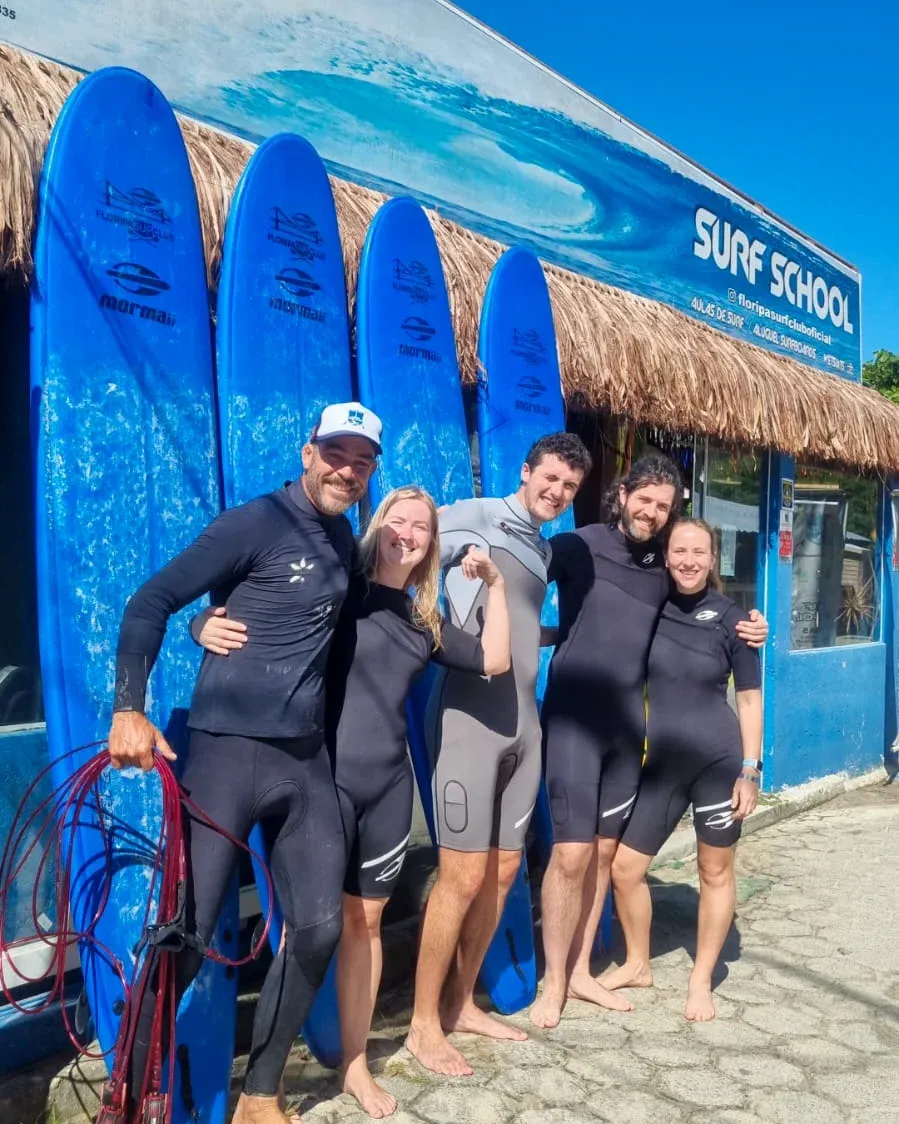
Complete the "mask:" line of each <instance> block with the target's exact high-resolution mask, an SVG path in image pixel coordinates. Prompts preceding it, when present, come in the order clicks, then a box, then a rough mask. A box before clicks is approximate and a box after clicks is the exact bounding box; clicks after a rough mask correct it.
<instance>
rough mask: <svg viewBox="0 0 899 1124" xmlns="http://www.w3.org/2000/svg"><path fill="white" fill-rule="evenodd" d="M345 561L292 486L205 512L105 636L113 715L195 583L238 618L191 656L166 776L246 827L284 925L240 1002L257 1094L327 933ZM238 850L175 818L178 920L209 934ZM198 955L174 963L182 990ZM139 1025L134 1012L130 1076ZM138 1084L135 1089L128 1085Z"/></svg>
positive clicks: (335, 824)
mask: <svg viewBox="0 0 899 1124" xmlns="http://www.w3.org/2000/svg"><path fill="white" fill-rule="evenodd" d="M354 562H355V543H354V541H353V535H352V529H351V527H350V524H349V522H348V521H347V519H345V518H344V517H343V516H326V515H323V514H322V513H321V512H319V511H318V510H317V509H316V508H315V507H313V505H312V504H311V503H310V502H309V500H308V498H307V497H306V494H305V491H304V489H303V486H302V483H301V482H300V481H296V482H295V483H293V484H291V485H289V486H288V487H286V488H283V489H281V490H280V491H277V492H273V493H272V494H270V495H267V496H262V497H260V498H259V499H256V500H253V501H252V502H251V503H248V504H244V505H243V506H241V507H236V508H233V509H231V510H229V511H226V512H224V513H223V514H222V515H220V516H219V517H218V518H217V519H216V520H215V521H214V522H213V523H212V524H210V526H209V527H208V528H207V529H206V530H205V531H204V532H203V534H202V535H200V537H199V538H198V539H197V540H196V541H195V542H194V543H193V544H192V545H191V546H189V547H188V548H187V549H186V550H185V551H183V553H181V554H179V555H178V556H177V557H176V558H175V559H174V560H173V561H172V562H170V563H169V564H168V565H167V566H166V567H165V568H164V569H162V570H160V572H159V573H158V574H156V575H155V576H154V577H152V578H151V579H150V580H149V581H148V582H146V583H145V584H144V585H143V586H141V588H140V589H139V590H138V591H137V592H136V593H135V594H134V596H133V597H132V598H131V600H130V601H129V602H128V606H127V608H126V610H125V614H124V617H123V620H122V627H121V631H120V634H119V646H118V664H117V675H116V679H117V681H116V701H115V708H116V710H142V709H143V707H144V702H145V694H146V689H147V680H148V676H149V673H150V669H151V668H152V665H153V662H154V660H155V659H156V657H157V655H158V653H159V650H160V647H161V646H162V641H163V637H164V635H165V629H166V623H167V621H168V618H169V617H170V616H171V615H172V614H173V613H174V612H176V611H177V610H178V609H181V608H183V607H184V606H185V605H188V604H189V603H190V602H191V601H193V600H194V599H195V598H196V597H198V596H199V595H200V594H201V593H205V592H207V591H212V593H213V600H214V601H215V602H216V603H218V604H224V605H226V606H227V609H228V613H229V615H230V616H232V617H234V618H236V619H238V620H242V621H245V622H246V624H247V626H248V629H249V636H250V640H249V641H248V643H247V644H246V645H245V646H244V648H243V649H241V650H240V651H235V652H232V653H231V655H230V656H229V657H228V658H227V659H221V658H218V657H216V656H213V655H211V654H210V653H207V654H206V656H205V658H204V660H203V664H202V667H201V669H200V674H199V676H198V678H197V684H196V688H195V691H194V697H193V703H192V706H191V711H190V716H189V720H188V721H189V725H190V726H191V728H192V733H191V739H190V748H189V753H188V759H187V764H186V767H185V770H184V774H183V777H182V784H183V786H184V787H185V789H186V790H187V792H188V793H189V794H190V796H191V797H192V798H193V800H194V801H195V802H196V803H197V804H198V805H199V806H200V807H201V808H202V809H203V810H204V812H205V813H206V814H207V815H208V816H209V817H210V818H211V819H212V820H214V821H215V822H216V823H218V824H220V825H221V826H222V827H223V828H225V829H226V830H227V831H228V832H230V833H231V835H233V836H235V837H237V838H239V839H246V838H247V836H248V834H249V832H250V829H251V828H252V827H253V825H254V824H255V823H257V822H262V823H263V826H264V828H265V830H266V835H267V837H268V839H269V841H270V845H271V852H270V865H271V873H272V878H273V881H274V886H275V891H276V893H277V897H278V903H279V905H280V907H281V909H282V912H283V914H284V919H285V937H286V945H285V949H284V950H282V952H281V953H280V954H279V955H278V956H277V957H276V959H275V961H274V963H273V964H272V966H271V968H270V970H269V973H268V975H267V976H266V979H265V983H264V984H263V988H262V992H261V994H260V996H259V1003H258V1005H257V1009H256V1018H255V1023H254V1034H253V1046H252V1049H251V1052H250V1058H249V1064H248V1067H247V1073H246V1078H245V1082H244V1088H245V1090H246V1091H247V1092H248V1093H253V1094H258V1095H265V1096H273V1095H274V1094H275V1093H276V1092H277V1089H278V1082H279V1081H280V1078H281V1073H282V1071H283V1069H284V1064H285V1062H286V1060H287V1055H288V1052H289V1050H290V1046H291V1043H292V1042H293V1040H294V1038H295V1037H296V1034H297V1032H298V1031H299V1028H300V1025H301V1024H302V1022H303V1020H304V1019H305V1017H306V1014H307V1013H308V1011H309V1008H310V1006H311V1005H312V1001H313V999H314V997H315V993H316V991H317V990H318V987H319V985H320V983H321V981H322V979H323V978H324V974H325V971H326V969H327V966H328V962H329V960H330V958H331V955H332V953H333V951H334V947H335V945H336V944H337V941H338V939H339V937H340V928H341V890H342V883H343V875H344V868H345V846H344V837H343V827H342V823H341V817H340V810H339V807H338V802H337V794H336V791H335V788H334V781H333V777H332V774H331V767H330V761H329V759H328V754H327V749H326V746H325V742H324V705H325V698H324V676H325V670H326V665H327V659H328V649H329V646H330V643H331V637H332V634H333V631H334V626H335V623H336V621H337V619H338V616H339V613H340V609H341V606H342V604H343V601H344V598H345V596H346V591H347V585H348V582H349V574H350V571H351V569H352V567H353V565H354ZM239 858H240V852H239V850H238V848H236V847H235V846H233V845H232V844H230V843H228V842H227V841H226V840H225V839H224V838H222V836H220V835H218V834H217V833H216V832H214V831H212V830H211V829H210V828H207V827H205V826H204V825H203V824H202V823H199V822H191V824H190V865H191V884H190V887H189V901H188V913H189V924H190V925H191V927H192V928H193V929H194V930H195V931H196V933H197V934H198V935H199V937H200V939H201V940H202V941H203V942H204V943H208V941H209V940H210V938H211V936H212V933H213V930H214V927H215V923H216V920H217V918H218V914H219V911H220V909H221V904H222V901H223V900H224V895H225V892H226V889H227V886H228V884H229V882H230V880H231V877H232V874H233V873H234V871H235V869H236V867H237V863H238V860H239ZM200 963H201V961H200V958H199V954H197V953H194V952H192V951H189V952H184V953H182V954H180V955H179V958H178V977H179V979H178V983H179V987H180V988H181V989H182V990H183V989H186V987H187V985H188V983H189V982H190V980H191V979H192V978H193V976H194V975H195V974H196V972H197V970H198V969H199V966H200ZM151 1021H152V1004H151V1003H148V1004H147V1005H146V1006H145V1008H144V1011H143V1012H142V1023H141V1029H140V1031H139V1034H138V1040H137V1042H136V1043H135V1052H134V1062H133V1064H134V1072H135V1073H141V1072H142V1069H141V1067H142V1065H143V1057H145V1052H146V1048H147V1043H148V1034H149V1030H150V1024H151ZM138 1087H139V1086H138Z"/></svg>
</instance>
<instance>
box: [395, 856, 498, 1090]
mask: <svg viewBox="0 0 899 1124" xmlns="http://www.w3.org/2000/svg"><path fill="white" fill-rule="evenodd" d="M487 858H488V856H487V852H486V851H483V852H480V851H479V852H474V853H471V854H469V853H466V852H463V851H451V850H449V849H448V848H446V847H441V848H440V855H439V866H438V871H437V881H436V882H435V883H434V887H433V889H432V890H431V894H430V897H429V898H428V903H427V905H426V906H425V914H424V921H423V923H422V930H421V944H420V947H419V950H418V966H417V968H416V971H415V1003H414V1006H413V1009H412V1023H411V1025H410V1027H409V1035H408V1037H407V1038H406V1046H407V1047H408V1049H409V1051H410V1052H411V1053H412V1054H414V1055H415V1057H416V1058H418V1060H419V1061H420V1062H421V1064H422V1065H423V1066H424V1067H425V1068H426V1069H430V1070H433V1071H434V1073H445V1074H448V1075H449V1076H450V1077H467V1076H469V1075H470V1074H471V1073H472V1072H473V1070H472V1068H471V1066H470V1065H469V1064H468V1062H467V1061H466V1060H465V1058H463V1057H462V1055H461V1054H460V1053H459V1051H458V1050H457V1049H456V1048H455V1046H452V1045H451V1044H450V1043H449V1042H448V1041H447V1038H446V1034H445V1032H444V1030H443V1027H442V1026H441V1022H440V996H441V992H442V991H443V985H444V983H445V982H446V978H447V976H448V974H449V970H450V966H451V965H452V963H453V961H454V959H455V956H456V949H457V947H458V944H459V937H460V935H461V933H462V925H463V922H464V921H465V918H466V915H467V914H468V911H469V910H470V909H471V907H472V905H473V903H474V901H475V899H476V898H477V896H478V894H479V893H480V892H481V887H482V886H483V884H484V878H485V875H486V872H487Z"/></svg>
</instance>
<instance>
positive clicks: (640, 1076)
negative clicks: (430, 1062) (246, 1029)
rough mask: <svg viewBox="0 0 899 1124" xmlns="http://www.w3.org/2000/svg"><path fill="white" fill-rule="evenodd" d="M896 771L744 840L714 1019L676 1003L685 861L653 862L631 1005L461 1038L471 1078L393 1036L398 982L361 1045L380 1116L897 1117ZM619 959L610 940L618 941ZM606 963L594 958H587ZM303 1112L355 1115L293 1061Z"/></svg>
mask: <svg viewBox="0 0 899 1124" xmlns="http://www.w3.org/2000/svg"><path fill="white" fill-rule="evenodd" d="M897 855H899V784H896V785H893V786H891V787H888V788H884V787H877V788H869V789H864V790H859V791H857V792H854V793H851V794H848V795H846V796H843V797H840V798H839V799H837V800H835V801H833V802H832V803H830V804H827V805H825V806H822V807H820V808H817V809H815V810H813V811H810V812H806V813H804V814H802V815H800V816H797V817H796V818H794V819H790V820H787V821H784V822H782V823H780V824H777V825H775V826H773V827H770V828H767V829H766V830H763V831H760V832H757V833H756V834H754V835H752V836H750V837H749V838H747V839H746V840H745V841H744V842H743V844H742V845H741V847H740V851H739V855H738V863H737V869H738V877H739V883H738V901H739V904H738V907H737V919H736V922H735V925H734V929H733V930H732V932H731V936H730V939H729V941H728V944H727V946H726V948H725V953H724V959H725V966H724V968H723V970H722V973H721V977H722V978H721V982H720V984H719V986H718V989H717V1001H718V1012H719V1017H718V1019H717V1020H716V1021H715V1022H712V1023H706V1024H703V1025H692V1024H688V1023H686V1022H685V1021H684V1019H683V1017H682V1013H681V1008H682V1004H683V997H684V990H685V985H686V979H687V974H688V972H689V969H690V965H691V955H690V953H691V949H692V944H693V939H694V933H695V915H696V900H697V880H696V868H695V863H694V862H693V861H692V860H688V861H685V862H682V863H673V864H671V865H669V866H667V867H663V868H661V869H660V870H657V871H654V872H653V874H652V876H651V877H652V879H653V899H654V904H655V910H656V926H655V930H654V934H655V935H654V949H653V955H654V969H655V979H656V986H655V987H654V988H653V989H652V990H651V991H640V992H633V993H631V994H632V997H633V999H634V1001H635V1002H636V1003H637V1010H636V1011H634V1012H632V1013H630V1014H625V1015H621V1014H615V1013H611V1012H606V1011H599V1010H597V1009H595V1008H592V1007H590V1006H589V1005H587V1004H584V1003H580V1002H576V1001H572V1002H571V1003H570V1004H569V1007H568V1008H567V1009H566V1012H565V1015H564V1017H563V1020H562V1023H561V1025H560V1026H559V1027H558V1028H557V1029H556V1030H553V1031H547V1032H540V1031H536V1030H534V1029H533V1028H531V1027H530V1024H529V1023H528V1022H527V1020H526V1018H525V1017H517V1018H516V1019H515V1020H513V1021H515V1022H516V1023H517V1024H518V1025H520V1026H522V1027H526V1028H528V1030H529V1033H530V1034H531V1037H530V1039H529V1041H528V1042H525V1043H503V1044H500V1043H493V1042H486V1041H484V1040H479V1039H474V1038H471V1037H468V1036H459V1037H458V1038H457V1040H456V1041H457V1045H458V1046H459V1047H460V1048H461V1049H462V1050H463V1051H464V1052H465V1054H466V1056H467V1057H468V1058H469V1060H470V1061H471V1062H472V1064H473V1065H474V1066H475V1068H476V1073H475V1075H474V1077H471V1078H465V1079H449V1078H438V1077H435V1076H434V1075H432V1074H430V1073H428V1072H427V1071H426V1070H424V1069H422V1068H421V1066H419V1065H418V1063H417V1062H416V1061H415V1060H414V1059H413V1058H412V1057H411V1056H410V1055H409V1054H408V1052H407V1051H406V1050H405V1049H404V1048H403V1047H402V1042H403V1034H404V1029H405V1026H404V1019H405V1016H406V1014H407V1008H408V998H409V997H408V995H405V996H404V995H395V996H392V997H391V998H390V1006H389V1007H388V1008H385V1009H382V1010H380V1011H379V1013H378V1017H377V1019H376V1026H375V1034H376V1038H375V1040H374V1041H373V1043H372V1047H371V1053H372V1055H373V1056H374V1057H377V1058H378V1059H379V1060H378V1062H377V1065H376V1069H377V1070H378V1071H379V1072H380V1074H381V1080H382V1081H383V1083H384V1085H385V1086H386V1087H387V1088H388V1089H390V1090H391V1092H393V1093H394V1095H395V1096H396V1097H397V1098H398V1099H399V1101H400V1110H399V1111H398V1112H397V1114H396V1115H395V1116H394V1117H392V1119H393V1120H394V1121H395V1124H469V1122H472V1124H474V1122H477V1124H507V1122H508V1124H512V1122H520V1124H581V1122H584V1124H587V1122H593V1121H613V1122H615V1124H642V1122H644V1121H646V1122H651V1124H677V1122H682V1121H683V1122H686V1121H690V1122H695V1124H756V1122H759V1124H762V1122H766V1124H831V1122H833V1124H862V1122H863V1124H899V1066H897V1060H896V1057H897V1051H899V965H897V958H896V952H897V948H899V940H897V923H899V906H897V901H899V891H897V885H896V882H897V869H896V868H897V862H896V860H897ZM618 953H619V955H620V949H619V950H618ZM604 966H605V965H602V964H599V965H597V967H598V968H602V967H604ZM287 1088H288V1093H289V1095H290V1100H291V1103H292V1104H293V1105H294V1106H297V1107H299V1108H300V1109H301V1110H302V1112H303V1119H304V1121H306V1122H308V1124H336V1122H338V1121H339V1122H340V1124H356V1122H357V1121H365V1120H368V1117H366V1116H364V1115H363V1114H362V1113H360V1112H359V1111H358V1109H357V1108H356V1107H355V1102H353V1101H352V1100H351V1099H350V1098H349V1097H347V1096H345V1095H340V1094H339V1090H338V1088H337V1085H336V1082H335V1079H334V1075H333V1074H331V1073H329V1072H328V1071H324V1070H321V1069H319V1068H318V1067H317V1066H314V1065H312V1064H309V1063H308V1062H306V1061H305V1059H304V1056H303V1054H302V1052H301V1051H298V1052H297V1053H296V1055H295V1056H293V1057H292V1059H291V1063H290V1068H289V1072H288V1080H287Z"/></svg>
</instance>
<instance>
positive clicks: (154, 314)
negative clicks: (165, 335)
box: [100, 261, 175, 328]
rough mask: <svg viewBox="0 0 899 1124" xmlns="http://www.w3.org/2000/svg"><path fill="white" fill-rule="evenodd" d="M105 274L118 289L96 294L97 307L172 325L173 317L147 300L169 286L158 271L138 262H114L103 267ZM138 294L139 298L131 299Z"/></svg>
mask: <svg viewBox="0 0 899 1124" xmlns="http://www.w3.org/2000/svg"><path fill="white" fill-rule="evenodd" d="M106 276H107V277H109V278H110V279H111V280H112V281H113V282H114V283H115V285H116V286H117V288H118V289H119V290H121V291H123V292H124V293H126V294H127V296H122V295H121V292H115V291H107V292H105V293H102V294H101V296H100V307H101V308H105V309H107V310H108V311H110V312H117V313H119V314H120V315H122V316H136V317H137V319H138V320H151V321H153V323H155V324H163V325H165V327H167V328H174V326H175V317H174V316H173V315H172V314H171V313H170V312H167V311H166V310H165V309H164V308H158V307H156V306H155V305H152V304H148V303H147V299H148V298H149V299H152V298H154V297H160V296H162V294H163V293H167V292H168V291H169V289H170V288H171V286H170V285H169V283H168V281H165V280H164V279H163V278H162V277H160V276H159V274H158V273H156V272H154V271H153V270H152V269H149V268H148V267H147V266H145V265H141V264H140V263H139V262H133V261H124V262H117V263H116V264H115V265H114V266H112V267H111V268H110V269H107V270H106ZM134 297H140V298H142V299H141V300H134V299H133V298H134Z"/></svg>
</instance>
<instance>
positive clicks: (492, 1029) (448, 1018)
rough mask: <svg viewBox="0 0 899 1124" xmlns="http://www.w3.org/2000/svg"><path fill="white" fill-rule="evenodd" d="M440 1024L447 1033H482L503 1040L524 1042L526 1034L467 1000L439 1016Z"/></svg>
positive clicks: (487, 1036) (486, 1036)
mask: <svg viewBox="0 0 899 1124" xmlns="http://www.w3.org/2000/svg"><path fill="white" fill-rule="evenodd" d="M440 1022H441V1025H442V1026H443V1029H444V1030H445V1031H446V1033H447V1034H451V1033H452V1032H453V1031H457V1032H459V1033H461V1034H483V1035H484V1037H485V1038H499V1039H501V1040H502V1041H504V1042H526V1041H527V1037H528V1036H527V1035H526V1034H525V1032H524V1031H523V1030H519V1029H518V1027H517V1026H512V1024H511V1023H504V1022H501V1021H500V1020H499V1019H497V1018H495V1017H494V1016H493V1015H491V1014H488V1012H487V1011H482V1010H481V1008H480V1007H477V1006H475V1004H474V1003H472V1002H471V1000H469V1001H468V1002H467V1003H463V1004H462V1007H461V1008H460V1009H459V1010H458V1011H457V1012H456V1013H455V1014H450V1013H447V1014H446V1015H444V1016H442V1017H441V1020H440Z"/></svg>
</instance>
